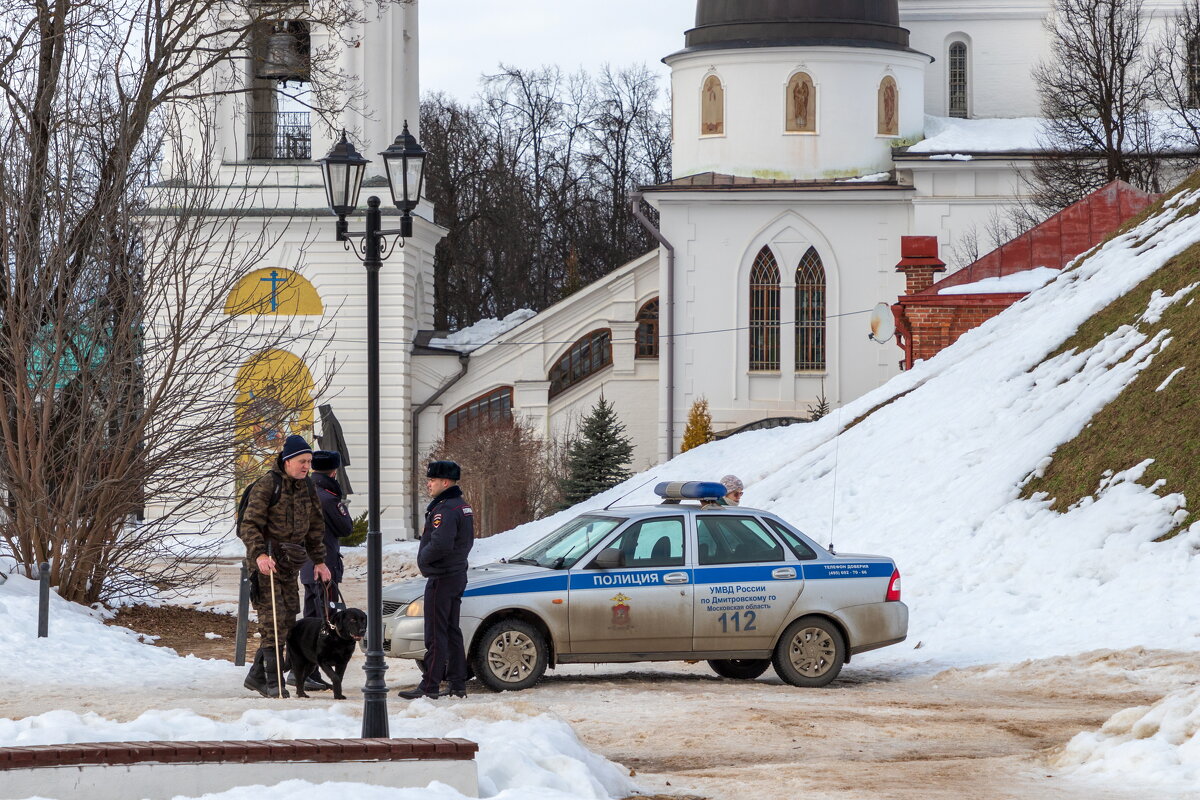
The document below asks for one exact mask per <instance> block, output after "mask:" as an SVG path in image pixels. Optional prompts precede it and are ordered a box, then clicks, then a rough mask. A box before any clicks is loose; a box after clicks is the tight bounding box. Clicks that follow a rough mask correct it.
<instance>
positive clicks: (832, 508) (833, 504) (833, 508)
mask: <svg viewBox="0 0 1200 800" xmlns="http://www.w3.org/2000/svg"><path fill="white" fill-rule="evenodd" d="M841 443H842V405H841V403H839V404H838V417H837V432H836V433H835V435H834V437H833V498H832V499H831V500H830V502H829V554H830V555H833V556H836V555H837V551H835V550H834V549H833V531H834V528H835V527H836V524H835V518H836V515H837V476H838V446H839V445H841Z"/></svg>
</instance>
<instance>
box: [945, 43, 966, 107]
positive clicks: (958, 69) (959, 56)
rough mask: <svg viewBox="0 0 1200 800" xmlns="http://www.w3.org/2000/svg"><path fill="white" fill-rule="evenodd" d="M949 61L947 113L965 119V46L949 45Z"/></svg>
mask: <svg viewBox="0 0 1200 800" xmlns="http://www.w3.org/2000/svg"><path fill="white" fill-rule="evenodd" d="M948 60H949V75H948V76H947V77H948V80H949V89H950V94H949V100H950V102H949V109H948V110H949V113H950V116H952V117H961V118H962V119H966V118H967V45H966V43H965V42H954V43H953V44H952V45H950V58H949V59H948Z"/></svg>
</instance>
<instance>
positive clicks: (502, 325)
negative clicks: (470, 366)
mask: <svg viewBox="0 0 1200 800" xmlns="http://www.w3.org/2000/svg"><path fill="white" fill-rule="evenodd" d="M536 315H537V312H536V311H532V310H531V309H528V308H519V309H517V310H516V311H514V312H512V313H511V314H509V315H508V316H507V317H505V318H504V319H481V320H479V322H476V323H475V324H474V325H472V326H470V327H469V328H463V329H462V330H460V331H455V332H454V333H452V334H450V335H449V336H445V337H442V338H439V339H430V340H429V346H430V347H442V348H445V349H447V350H457V351H458V352H460V353H470V352H472V351H474V350H478V349H479V348H480V347H483V346H484V345H485V344H487V343H488V342H490V341H492V340H493V339H495V338H496V337H497V336H500V335H502V334H505V333H508V332H509V331H511V330H512V329H513V328H515V327H517V326H518V325H520V324H521V323H522V322H524V321H525V320H527V319H531V318H532V317H534V316H536Z"/></svg>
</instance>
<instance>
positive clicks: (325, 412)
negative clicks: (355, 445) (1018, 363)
mask: <svg viewBox="0 0 1200 800" xmlns="http://www.w3.org/2000/svg"><path fill="white" fill-rule="evenodd" d="M317 411H318V412H320V414H321V431H322V433H321V435H320V436H318V437H317V444H319V445H320V446H321V449H322V450H336V451H337V452H338V453H339V454H340V455H341V457H342V469H341V470H339V471H338V478H340V480H341V484H342V489H344V490H345V492H346V494H354V490H353V489H352V488H350V476H349V475H347V474H346V467H348V466H350V448H349V447H347V446H346V436H345V434H343V433H342V423H340V422H338V418H337V417H336V416H335V415H334V413H333V406H331V405H328V404H327V405H323V406H318V407H317Z"/></svg>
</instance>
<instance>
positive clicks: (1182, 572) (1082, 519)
mask: <svg viewBox="0 0 1200 800" xmlns="http://www.w3.org/2000/svg"><path fill="white" fill-rule="evenodd" d="M1198 201H1200V193H1195V192H1193V193H1191V194H1190V195H1188V196H1187V197H1184V198H1180V199H1176V200H1174V201H1172V202H1171V203H1170V206H1169V208H1167V209H1166V210H1165V211H1164V212H1163V213H1162V214H1160V215H1159V216H1158V217H1156V218H1154V219H1152V220H1148V221H1147V222H1145V223H1143V224H1142V225H1140V226H1139V227H1138V228H1137V229H1135V230H1133V231H1131V232H1129V233H1126V234H1124V235H1122V236H1119V237H1116V238H1115V239H1113V240H1112V241H1110V242H1109V243H1108V244H1106V245H1105V246H1104V248H1102V249H1101V250H1100V251H1098V252H1097V253H1096V254H1094V255H1093V256H1092V257H1091V258H1089V259H1087V260H1086V261H1084V262H1082V263H1080V264H1078V265H1077V266H1076V267H1074V268H1073V269H1068V270H1065V271H1064V272H1063V273H1062V274H1060V275H1059V276H1058V277H1057V278H1056V279H1055V280H1054V281H1052V282H1051V283H1049V284H1048V285H1046V286H1045V287H1043V288H1041V289H1039V290H1037V291H1035V292H1033V293H1031V294H1030V295H1028V296H1027V297H1025V298H1023V299H1022V300H1021V301H1020V302H1018V303H1016V304H1015V305H1014V306H1012V307H1011V308H1010V309H1008V310H1007V311H1005V312H1004V313H1003V314H1000V315H998V316H997V317H995V318H993V319H991V320H989V321H988V322H986V323H985V324H983V325H982V326H980V327H979V328H976V329H974V330H972V331H969V332H968V333H966V334H965V335H963V336H962V338H960V339H959V341H958V342H957V343H956V344H955V345H953V346H952V347H950V348H948V349H946V350H944V351H943V352H942V353H940V354H939V355H938V356H937V357H936V358H933V359H931V360H929V361H926V362H922V363H919V364H917V365H916V367H915V368H914V369H912V370H909V371H908V372H905V373H903V374H901V375H899V376H897V377H896V378H894V379H893V380H891V381H890V382H889V383H888V384H886V385H885V386H883V387H881V388H880V389H877V390H875V391H873V392H871V393H869V394H867V395H866V396H864V397H861V398H859V399H857V400H855V401H853V402H851V403H849V404H847V405H846V406H845V407H844V408H842V409H840V410H835V411H834V412H833V413H832V414H830V415H829V416H826V417H825V418H823V419H821V420H819V421H817V422H814V423H809V424H804V425H793V426H790V427H787V428H777V429H774V430H769V431H753V432H748V433H743V434H739V435H737V436H733V437H730V438H729V439H726V440H724V441H720V442H715V443H713V444H708V445H705V446H703V447H699V448H696V449H694V450H690V451H688V452H687V453H684V454H683V455H680V456H678V457H677V458H675V459H673V460H672V461H670V462H668V463H667V464H663V465H660V466H658V467H655V468H653V469H651V470H648V471H647V472H644V473H642V474H640V475H637V476H634V477H633V478H631V479H630V480H629V481H627V482H626V483H624V484H622V485H621V486H619V487H616V488H614V489H612V490H610V491H609V492H606V493H604V494H601V495H599V496H597V497H596V498H593V499H592V500H590V501H588V502H586V503H583V504H580V505H579V506H577V507H575V508H574V509H571V510H569V511H568V512H564V513H561V514H558V515H555V516H553V517H549V518H547V519H544V520H539V521H537V522H534V523H530V524H528V525H524V526H521V527H519V528H517V529H515V530H513V531H511V532H509V533H506V534H502V535H499V536H496V537H492V538H490V539H486V540H483V541H480V542H479V543H478V544H477V546H476V549H475V551H474V552H473V553H472V562H473V563H482V562H485V561H489V560H493V559H495V558H497V557H499V556H502V555H512V554H514V553H515V552H516V551H518V550H520V549H521V548H523V547H524V546H526V545H527V544H529V543H530V542H532V541H534V540H536V539H538V538H540V537H541V536H543V535H545V534H546V533H547V532H549V531H550V530H552V529H553V528H555V527H557V526H558V525H560V524H562V523H563V522H565V521H566V520H567V519H569V518H570V517H571V516H573V515H574V514H577V513H579V512H581V511H585V510H588V509H594V508H600V507H603V506H605V505H607V504H609V503H614V502H615V503H618V504H622V503H623V504H634V503H653V502H656V501H657V498H655V497H654V496H653V494H652V487H653V485H654V484H655V483H656V482H657V481H659V480H715V479H718V478H720V477H721V476H722V475H725V474H728V473H734V474H736V475H738V476H739V477H741V478H742V479H743V480H744V481H745V482H746V494H745V497H744V498H743V503H744V504H745V505H748V506H752V507H757V508H763V509H767V510H770V511H773V512H776V513H779V514H780V515H782V516H783V517H785V518H787V519H789V520H791V521H792V522H793V523H794V524H796V525H797V526H798V527H800V528H801V529H802V530H805V531H807V532H808V533H809V534H810V535H811V536H813V537H814V538H816V539H817V540H818V541H820V542H822V543H828V542H829V541H830V539H831V537H832V538H833V539H834V541H835V544H836V546H837V548H838V550H839V551H841V550H845V551H848V552H850V551H854V552H868V553H870V552H875V553H886V554H888V555H891V556H893V557H894V558H895V559H896V560H897V563H898V566H899V569H900V571H901V573H902V575H903V576H904V599H905V601H906V602H907V603H908V605H909V606H910V609H911V612H912V613H911V624H910V628H909V640H908V642H906V643H905V644H902V645H899V646H897V647H891V648H887V649H885V650H881V651H878V652H872V653H868V654H865V655H863V656H862V657H861V659H856V662H857V661H858V660H862V661H864V663H872V664H878V663H880V662H887V661H889V660H896V659H902V660H905V661H928V662H930V663H929V666H930V667H933V666H959V665H961V666H967V665H974V664H987V663H997V662H999V663H1013V662H1019V661H1023V660H1025V659H1030V658H1045V657H1050V656H1055V655H1067V654H1072V653H1079V652H1083V651H1087V650H1092V649H1095V648H1102V647H1114V648H1115V647H1127V646H1130V645H1134V644H1139V645H1144V646H1147V647H1165V648H1179V649H1188V650H1200V607H1198V606H1197V605H1196V604H1194V603H1181V602H1180V598H1182V597H1193V596H1195V587H1196V586H1197V585H1200V559H1198V558H1197V557H1196V555H1195V553H1196V552H1197V551H1200V526H1193V527H1192V528H1191V529H1190V530H1188V531H1186V532H1184V533H1182V534H1180V535H1179V536H1176V537H1174V538H1173V539H1171V540H1169V541H1167V542H1164V543H1154V542H1153V540H1154V539H1155V538H1157V537H1159V536H1161V535H1162V534H1163V533H1165V532H1166V531H1168V530H1170V529H1172V528H1173V527H1174V526H1175V525H1176V524H1177V521H1178V520H1179V519H1181V518H1182V515H1184V514H1185V513H1186V512H1185V511H1184V503H1185V498H1184V497H1182V496H1181V495H1179V494H1173V493H1170V492H1169V491H1165V492H1163V494H1162V495H1161V496H1160V495H1158V494H1155V492H1153V491H1151V490H1150V489H1148V488H1147V487H1144V486H1141V485H1138V484H1137V483H1135V481H1136V480H1138V479H1139V478H1141V476H1142V474H1143V473H1144V470H1145V468H1146V465H1140V466H1139V467H1136V468H1134V469H1131V470H1127V471H1125V472H1119V473H1117V474H1114V475H1112V476H1111V477H1110V478H1109V479H1108V480H1107V481H1106V483H1105V486H1104V487H1103V489H1102V491H1101V492H1100V493H1099V494H1098V496H1097V497H1094V498H1089V499H1087V500H1085V501H1084V502H1082V503H1080V504H1078V506H1077V507H1076V508H1073V509H1071V510H1070V512H1069V513H1066V514H1060V513H1057V512H1055V511H1053V510H1051V508H1050V502H1049V500H1050V499H1049V498H1042V499H1037V500H1023V499H1020V497H1019V494H1020V492H1021V486H1022V484H1023V483H1024V482H1025V481H1026V480H1027V479H1028V477H1029V476H1030V475H1031V474H1032V473H1033V472H1034V471H1035V470H1037V469H1038V468H1039V466H1040V467H1042V468H1044V466H1045V465H1046V464H1047V463H1049V461H1048V459H1049V458H1050V457H1051V455H1052V454H1053V453H1054V451H1055V449H1056V448H1057V447H1058V446H1059V445H1060V444H1063V443H1064V442H1067V441H1069V440H1070V439H1072V438H1073V437H1074V436H1075V435H1076V434H1077V433H1079V431H1081V430H1082V429H1083V428H1084V426H1086V425H1087V424H1088V423H1089V422H1090V420H1091V419H1092V417H1093V415H1094V414H1096V413H1097V412H1098V411H1099V410H1100V409H1102V408H1103V407H1104V406H1105V405H1106V404H1107V403H1108V402H1109V401H1111V400H1112V399H1113V398H1115V397H1116V396H1117V395H1118V394H1120V392H1121V391H1122V390H1123V389H1124V388H1125V387H1126V386H1127V385H1128V384H1129V383H1130V382H1131V381H1132V380H1133V379H1134V378H1135V377H1137V375H1138V374H1139V372H1140V371H1141V370H1142V369H1144V368H1145V367H1146V366H1148V365H1149V364H1150V363H1151V362H1152V361H1153V359H1154V358H1155V356H1156V355H1157V354H1158V353H1159V352H1160V351H1161V350H1162V349H1163V348H1166V347H1171V346H1187V345H1186V343H1178V342H1175V343H1172V341H1171V337H1170V335H1169V332H1160V333H1158V334H1155V335H1150V333H1149V332H1148V331H1149V326H1148V324H1147V323H1145V322H1144V321H1143V322H1139V323H1138V325H1137V326H1125V327H1122V328H1120V329H1118V330H1117V331H1114V332H1113V333H1112V334H1110V335H1108V336H1107V337H1105V338H1104V339H1103V340H1101V341H1099V342H1098V343H1097V344H1096V345H1095V346H1094V347H1092V348H1091V349H1089V350H1085V351H1083V352H1068V353H1064V354H1061V355H1058V356H1055V357H1054V358H1049V357H1048V356H1049V355H1050V353H1052V352H1053V351H1054V350H1055V349H1056V348H1058V346H1059V345H1060V344H1061V343H1062V342H1063V341H1065V340H1066V339H1067V338H1068V337H1069V336H1070V335H1072V334H1073V333H1074V332H1075V331H1076V330H1077V328H1078V327H1079V325H1080V324H1081V323H1082V322H1083V321H1084V320H1086V319H1088V318H1089V317H1090V316H1092V315H1093V314H1095V313H1096V312H1098V311H1100V310H1101V309H1103V308H1104V307H1105V306H1107V305H1108V304H1109V303H1110V302H1112V301H1113V300H1114V299H1116V298H1117V297H1120V296H1121V295H1123V294H1125V293H1126V292H1128V291H1129V290H1130V289H1132V288H1133V287H1134V286H1136V285H1138V284H1139V283H1141V282H1142V281H1143V280H1144V279H1146V278H1148V277H1150V276H1152V275H1153V274H1154V273H1155V271H1156V270H1158V269H1159V268H1160V267H1161V266H1162V265H1163V264H1165V263H1166V262H1167V261H1168V260H1169V259H1170V258H1171V257H1173V256H1174V255H1176V254H1178V253H1180V252H1182V251H1183V250H1185V249H1186V248H1187V247H1189V246H1190V245H1191V244H1192V243H1194V242H1197V241H1200V216H1187V214H1186V213H1184V214H1180V215H1179V216H1178V218H1176V214H1177V212H1178V210H1179V209H1181V208H1182V207H1184V206H1185V205H1187V204H1189V203H1195V202H1198ZM1168 222H1170V223H1172V224H1170V225H1168V224H1167V223H1168ZM1175 299H1176V300H1177V301H1178V300H1182V298H1181V297H1180V298H1175ZM1190 299H1191V298H1189V301H1190ZM1151 302H1152V305H1155V308H1154V309H1148V310H1157V308H1158V303H1160V301H1159V300H1152V301H1151ZM1177 385H1182V384H1177ZM1171 390H1172V389H1171V387H1167V388H1166V389H1165V390H1164V391H1171ZM888 401H891V402H890V403H889V402H888ZM885 403H888V404H887V405H884V404H885ZM876 407H879V408H877V410H876V411H875V412H874V413H873V414H871V415H870V417H868V418H866V419H864V420H863V421H862V422H861V423H859V424H857V425H855V426H854V427H852V428H849V429H848V430H847V429H846V428H847V426H848V425H849V423H850V422H852V421H854V420H856V419H857V418H859V417H860V416H862V415H864V414H866V413H867V412H868V411H870V410H871V409H876ZM839 434H840V435H839ZM1121 466H1124V465H1114V468H1117V467H1121ZM1167 489H1168V490H1169V489H1170V487H1167ZM1166 609H1169V610H1170V613H1165V611H1164V610H1166ZM918 644H919V645H920V649H915V647H916V646H917V645H918ZM852 667H853V665H852Z"/></svg>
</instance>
